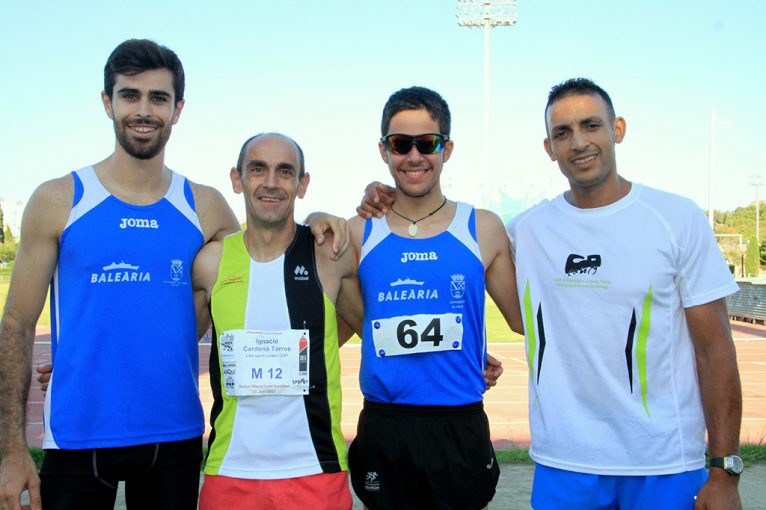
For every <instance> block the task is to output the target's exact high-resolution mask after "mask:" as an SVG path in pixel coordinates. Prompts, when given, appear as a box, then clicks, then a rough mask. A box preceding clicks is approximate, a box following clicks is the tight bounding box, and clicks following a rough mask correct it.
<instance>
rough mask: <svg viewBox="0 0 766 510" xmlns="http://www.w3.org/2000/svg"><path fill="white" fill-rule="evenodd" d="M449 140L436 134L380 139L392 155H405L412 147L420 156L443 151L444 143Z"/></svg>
mask: <svg viewBox="0 0 766 510" xmlns="http://www.w3.org/2000/svg"><path fill="white" fill-rule="evenodd" d="M447 140H449V136H445V135H440V134H437V133H427V134H424V135H417V136H410V135H396V134H394V135H387V136H384V137H383V138H381V139H380V141H381V142H383V145H385V146H386V148H387V149H388V150H390V151H391V152H393V153H394V154H407V153H409V152H410V150H411V149H412V146H413V145H414V146H415V147H417V148H418V152H419V153H421V154H437V153H439V152H441V151H442V150H444V142H446V141H447Z"/></svg>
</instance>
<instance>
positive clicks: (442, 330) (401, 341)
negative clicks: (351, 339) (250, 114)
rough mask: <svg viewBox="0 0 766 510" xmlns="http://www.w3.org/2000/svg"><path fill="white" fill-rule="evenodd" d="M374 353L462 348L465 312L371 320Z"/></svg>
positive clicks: (456, 349)
mask: <svg viewBox="0 0 766 510" xmlns="http://www.w3.org/2000/svg"><path fill="white" fill-rule="evenodd" d="M372 341H373V343H374V344H375V354H376V355H377V356H378V357H379V358H382V357H384V356H401V355H404V354H416V353H424V352H441V351H459V350H461V349H462V348H463V315H462V314H459V313H444V314H441V315H429V314H421V315H410V316H402V317H391V318H390V319H376V320H374V321H372Z"/></svg>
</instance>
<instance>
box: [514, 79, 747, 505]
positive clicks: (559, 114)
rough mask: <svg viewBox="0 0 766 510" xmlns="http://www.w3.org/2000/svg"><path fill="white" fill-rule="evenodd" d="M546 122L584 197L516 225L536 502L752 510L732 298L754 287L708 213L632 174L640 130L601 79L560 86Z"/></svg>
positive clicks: (555, 203) (575, 191)
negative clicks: (730, 261)
mask: <svg viewBox="0 0 766 510" xmlns="http://www.w3.org/2000/svg"><path fill="white" fill-rule="evenodd" d="M545 124H546V130H547V137H546V139H545V142H544V143H545V150H546V152H547V153H548V155H549V156H550V158H551V160H553V161H556V162H557V163H558V165H559V169H560V170H561V173H562V174H563V175H564V176H565V177H566V178H567V180H568V181H569V185H570V189H569V191H566V192H565V193H563V194H562V195H560V196H558V197H556V198H555V199H553V200H551V201H544V202H542V203H541V204H538V205H537V206H535V207H533V208H532V209H530V210H528V211H525V212H524V213H522V214H521V215H519V216H517V217H516V218H514V220H513V221H511V222H510V223H509V224H508V227H507V228H508V234H509V236H510V238H511V243H512V245H513V248H514V253H515V261H516V274H517V286H518V292H519V296H520V301H521V307H522V315H523V317H524V329H525V332H526V347H527V351H526V352H527V360H528V363H529V375H530V381H529V402H530V405H529V416H530V429H531V433H532V444H531V447H530V455H531V456H532V458H533V459H534V460H535V461H536V462H537V468H536V470H535V479H534V484H533V490H532V505H533V506H534V508H536V509H554V508H589V509H590V508H605V509H606V508H620V509H626V508H631V509H632V508H635V509H639V508H652V509H656V508H668V509H676V508H692V506H694V505H695V499H696V505H697V506H695V508H722V509H723V508H726V509H729V508H741V502H740V499H739V494H738V489H737V485H738V481H739V480H738V479H739V472H741V461H740V460H739V458H738V457H736V453H737V450H738V441H739V429H740V421H741V415H742V398H741V388H740V381H739V373H738V370H737V361H736V354H735V349H734V344H733V341H732V338H731V330H730V326H729V321H728V314H727V310H726V303H725V301H724V297H725V296H726V295H729V294H731V293H733V292H736V291H737V289H738V288H737V285H736V283H735V282H734V280H733V278H732V276H731V273H730V272H729V270H728V267H727V265H726V264H725V262H724V260H723V257H722V255H721V253H720V251H719V250H718V247H717V246H716V243H715V238H714V236H713V233H712V231H711V229H710V227H709V226H708V224H707V220H706V218H705V215H704V213H703V212H702V211H701V210H700V209H699V208H698V207H697V206H696V205H694V203H692V202H691V201H690V200H688V199H685V198H682V197H680V196H678V195H673V194H670V193H666V192H662V191H659V190H656V189H653V188H649V187H647V186H642V185H640V184H637V183H631V182H629V181H627V180H625V179H624V178H622V177H620V175H618V173H617V163H616V156H615V144H617V143H620V142H621V141H622V140H623V137H624V136H625V130H626V124H625V120H624V119H622V118H621V117H617V116H615V113H614V108H613V106H612V102H611V100H610V98H609V96H608V95H607V93H606V92H605V91H604V90H603V89H602V88H600V87H599V86H597V85H596V84H595V83H593V82H592V81H590V80H586V79H582V78H578V79H572V80H568V81H566V82H564V83H561V84H559V85H557V86H555V87H553V89H552V90H551V92H550V94H549V96H548V104H547V106H546V109H545ZM650 157H651V156H650V155H647V159H649V158H650ZM706 431H707V435H708V450H709V455H710V467H711V468H712V469H710V471H709V473H708V472H707V471H706V470H705V445H706V443H705V433H706Z"/></svg>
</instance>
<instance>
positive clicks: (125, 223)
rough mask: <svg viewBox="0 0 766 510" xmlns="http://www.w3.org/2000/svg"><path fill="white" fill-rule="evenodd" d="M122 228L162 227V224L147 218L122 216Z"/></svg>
mask: <svg viewBox="0 0 766 510" xmlns="http://www.w3.org/2000/svg"><path fill="white" fill-rule="evenodd" d="M120 228H160V224H159V223H157V220H147V219H146V218H122V221H121V222H120Z"/></svg>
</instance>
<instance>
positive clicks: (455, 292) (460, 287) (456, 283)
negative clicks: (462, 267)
mask: <svg viewBox="0 0 766 510" xmlns="http://www.w3.org/2000/svg"><path fill="white" fill-rule="evenodd" d="M450 278H451V279H452V281H451V282H450V283H449V293H450V294H451V295H452V297H453V298H455V299H460V298H461V297H463V294H465V275H462V274H453V275H450Z"/></svg>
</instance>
